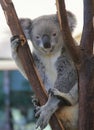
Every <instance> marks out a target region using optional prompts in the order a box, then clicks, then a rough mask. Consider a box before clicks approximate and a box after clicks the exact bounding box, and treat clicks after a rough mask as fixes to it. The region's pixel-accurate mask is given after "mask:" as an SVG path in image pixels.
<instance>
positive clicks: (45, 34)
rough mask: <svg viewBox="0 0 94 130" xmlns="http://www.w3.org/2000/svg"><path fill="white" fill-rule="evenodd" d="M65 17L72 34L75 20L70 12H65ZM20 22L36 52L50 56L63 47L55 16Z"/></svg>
mask: <svg viewBox="0 0 94 130" xmlns="http://www.w3.org/2000/svg"><path fill="white" fill-rule="evenodd" d="M67 17H68V23H69V27H70V31H71V32H72V31H73V29H74V27H75V24H76V20H75V17H74V15H73V14H72V13H70V12H67ZM20 21H21V25H22V28H23V30H24V33H25V35H26V37H27V39H30V40H31V41H32V43H33V46H34V48H35V50H37V51H38V52H40V53H42V54H52V53H54V52H56V51H58V50H59V49H60V48H62V46H63V45H64V43H63V38H62V34H61V31H60V27H59V21H58V18H57V15H56V14H54V15H45V16H41V17H38V18H36V19H34V20H30V19H21V20H20Z"/></svg>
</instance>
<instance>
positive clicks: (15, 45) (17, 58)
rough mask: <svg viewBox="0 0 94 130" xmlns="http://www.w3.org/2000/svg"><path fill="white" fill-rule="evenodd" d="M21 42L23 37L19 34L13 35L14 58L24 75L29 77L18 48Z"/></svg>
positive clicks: (12, 48)
mask: <svg viewBox="0 0 94 130" xmlns="http://www.w3.org/2000/svg"><path fill="white" fill-rule="evenodd" d="M20 42H21V39H20V38H19V36H13V37H12V38H11V52H12V58H13V59H14V61H15V63H16V64H17V66H18V68H19V70H20V72H21V73H22V74H23V75H24V77H25V78H26V79H27V76H26V74H25V71H24V69H23V66H22V64H21V61H20V58H19V56H18V53H17V48H18V46H19V44H20Z"/></svg>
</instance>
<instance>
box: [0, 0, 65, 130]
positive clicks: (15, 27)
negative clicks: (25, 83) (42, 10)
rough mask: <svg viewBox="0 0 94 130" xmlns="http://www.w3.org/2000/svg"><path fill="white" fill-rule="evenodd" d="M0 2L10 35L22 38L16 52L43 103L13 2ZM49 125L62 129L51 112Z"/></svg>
mask: <svg viewBox="0 0 94 130" xmlns="http://www.w3.org/2000/svg"><path fill="white" fill-rule="evenodd" d="M0 3H1V6H2V8H3V11H4V13H5V17H6V20H7V23H8V25H9V27H10V30H11V32H12V35H19V36H21V37H22V38H23V41H22V43H21V45H19V48H18V54H19V57H20V59H21V61H22V64H23V67H24V69H25V72H26V74H27V77H28V79H29V81H30V83H31V85H32V88H33V90H34V92H35V94H36V96H37V98H38V99H39V102H40V104H41V105H43V104H45V103H46V101H47V94H46V92H45V89H44V86H43V84H42V82H41V80H40V78H39V76H38V73H37V70H36V68H35V65H34V62H33V58H32V55H31V52H30V49H29V46H28V44H27V40H26V38H25V35H24V33H23V31H22V28H21V26H20V24H19V20H18V17H17V14H16V12H15V9H14V6H13V3H12V1H11V0H0ZM27 57H28V58H27ZM50 125H51V128H52V130H63V126H62V125H61V123H60V121H59V120H58V119H57V117H56V115H55V114H53V116H52V118H51V120H50Z"/></svg>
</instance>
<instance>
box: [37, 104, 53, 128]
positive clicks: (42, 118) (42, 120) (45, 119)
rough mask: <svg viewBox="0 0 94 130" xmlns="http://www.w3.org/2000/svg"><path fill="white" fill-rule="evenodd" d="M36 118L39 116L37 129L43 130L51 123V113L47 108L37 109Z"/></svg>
mask: <svg viewBox="0 0 94 130" xmlns="http://www.w3.org/2000/svg"><path fill="white" fill-rule="evenodd" d="M36 116H39V118H38V121H37V122H36V128H40V129H41V130H43V129H44V128H45V127H46V126H47V124H48V123H49V120H50V117H51V112H50V111H48V108H47V107H46V106H42V107H37V113H36Z"/></svg>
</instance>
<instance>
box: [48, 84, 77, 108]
mask: <svg viewBox="0 0 94 130" xmlns="http://www.w3.org/2000/svg"><path fill="white" fill-rule="evenodd" d="M50 92H51V93H52V94H53V95H55V96H57V97H61V98H63V99H65V100H66V101H68V102H69V103H70V104H71V105H74V104H75V103H77V101H78V84H77V83H76V84H75V85H74V86H73V88H72V89H71V90H70V91H69V92H68V93H63V92H60V91H59V90H58V89H56V88H53V89H51V90H50Z"/></svg>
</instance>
